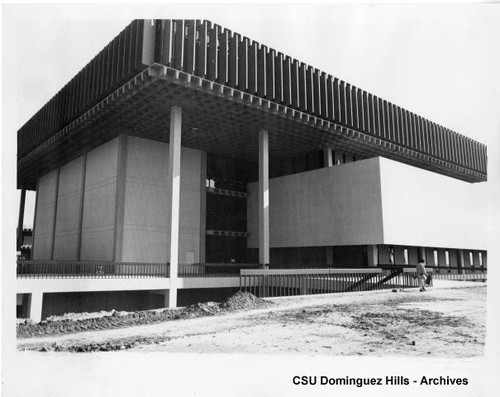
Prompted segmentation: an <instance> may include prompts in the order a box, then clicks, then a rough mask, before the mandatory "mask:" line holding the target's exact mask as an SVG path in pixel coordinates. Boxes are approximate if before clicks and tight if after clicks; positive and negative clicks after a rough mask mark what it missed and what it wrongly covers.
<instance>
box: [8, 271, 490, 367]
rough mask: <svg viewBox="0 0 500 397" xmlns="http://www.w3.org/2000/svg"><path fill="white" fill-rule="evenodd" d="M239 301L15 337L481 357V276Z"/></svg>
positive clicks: (127, 346)
mask: <svg viewBox="0 0 500 397" xmlns="http://www.w3.org/2000/svg"><path fill="white" fill-rule="evenodd" d="M239 298H240V301H233V304H232V305H231V304H229V305H228V304H227V302H226V303H225V306H224V304H222V305H220V304H202V305H197V306H193V307H191V309H189V310H186V313H188V314H186V315H180V314H179V315H171V314H168V316H166V317H168V318H166V319H161V320H158V318H156V319H155V320H154V321H152V322H151V323H148V321H146V320H144V321H145V323H142V324H141V325H133V326H130V325H129V326H119V325H116V326H113V327H111V328H106V327H104V329H100V330H90V331H85V332H74V331H71V332H69V333H65V332H62V333H59V332H55V333H54V334H53V335H44V336H36V337H19V336H18V339H17V349H18V351H26V350H28V351H31V352H33V351H34V352H37V353H26V354H44V355H54V354H55V355H57V354H61V353H59V352H76V353H78V352H82V353H83V354H91V353H89V352H103V351H116V352H118V353H119V352H122V351H128V352H134V351H142V352H172V353H243V354H252V353H258V354H307V355H311V354H312V355H330V356H342V355H343V356H414V357H418V356H420V357H422V356H425V357H447V358H450V357H456V358H466V357H477V356H481V355H483V354H484V345H485V336H486V284H485V283H482V282H463V281H440V280H436V281H435V285H434V287H433V288H429V289H428V291H427V292H419V291H418V289H404V290H400V289H398V290H384V291H372V292H360V293H343V294H327V295H309V296H295V297H282V298H268V299H266V300H268V301H270V302H271V303H267V302H262V301H260V300H256V299H255V298H254V297H252V298H250V297H248V296H240V297H239ZM235 302H236V303H235ZM158 313H160V314H161V312H157V313H156V314H155V315H153V316H150V317H151V318H155V317H157V316H158ZM180 313H182V312H180ZM189 313H195V314H194V315H190V314H189ZM113 315H114V317H120V316H129V317H130V318H136V319H137V318H140V316H139V315H135V316H134V315H131V314H130V313H113V314H110V315H109V316H113ZM164 316H165V315H164ZM70 317H71V316H70ZM143 317H144V316H143ZM146 317H147V316H146ZM127 318H128V317H127ZM71 321H77V319H74V320H71V319H70V320H69V322H71ZM141 321H142V320H141ZM66 323H68V321H67V322H66ZM139 323H140V322H139ZM125 325H126V324H125ZM70 328H71V327H70ZM90 329H92V328H90Z"/></svg>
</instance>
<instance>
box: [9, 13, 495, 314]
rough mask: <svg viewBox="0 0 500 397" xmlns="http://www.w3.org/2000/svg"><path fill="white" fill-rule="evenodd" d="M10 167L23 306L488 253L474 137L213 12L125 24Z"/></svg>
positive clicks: (214, 291)
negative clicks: (24, 239)
mask: <svg viewBox="0 0 500 397" xmlns="http://www.w3.org/2000/svg"><path fill="white" fill-rule="evenodd" d="M17 171H18V172H17V185H18V189H20V190H21V192H22V194H21V197H23V196H24V194H25V192H26V191H27V190H32V191H36V209H35V220H34V228H33V246H32V252H31V257H30V259H29V260H28V261H22V262H18V265H17V266H18V271H17V298H18V299H17V303H18V315H19V316H21V317H30V318H33V319H38V320H39V319H42V318H45V317H47V316H49V315H52V314H62V313H65V312H78V311H95V310H109V309H111V308H115V309H118V310H142V309H148V308H158V307H166V306H170V307H176V306H181V305H186V304H190V303H193V302H197V301H200V300H214V299H217V298H220V297H222V296H224V295H227V294H230V293H232V292H234V291H236V290H237V289H238V287H239V284H238V283H239V280H238V275H239V272H240V271H241V269H244V268H252V267H253V268H257V269H273V268H282V269H286V268H290V269H293V268H302V269H307V268H309V267H310V268H317V267H330V268H349V269H357V268H359V269H361V268H377V267H380V266H385V265H392V266H402V267H404V266H412V265H415V264H416V263H417V261H418V260H419V259H420V258H423V259H425V260H426V263H427V266H429V267H439V268H443V267H449V268H456V269H458V270H459V271H460V270H462V269H467V268H483V269H485V268H486V266H487V253H486V238H485V234H484V233H485V231H484V228H485V225H484V223H482V221H481V219H480V217H478V216H477V211H478V210H477V209H475V208H474V206H473V205H471V199H470V197H473V196H474V194H475V191H476V190H475V189H476V188H477V186H478V184H479V183H481V182H484V181H486V178H487V154H486V146H485V145H484V144H482V143H480V142H477V141H474V140H472V139H470V138H468V137H466V136H464V135H461V134H459V133H457V132H454V131H451V130H450V129H448V128H446V127H444V126H442V125H439V124H436V123H434V122H432V121H430V120H428V119H426V118H424V117H421V116H419V115H418V114H415V113H412V112H410V111H408V110H406V109H404V108H402V107H399V106H397V105H396V104H393V103H390V102H388V101H386V100H384V99H382V98H380V97H377V96H376V95H373V94H371V93H369V92H366V91H364V90H363V89H361V88H358V87H355V86H353V85H352V84H349V83H347V82H345V81H342V80H340V79H338V78H336V77H333V76H331V75H329V74H328V73H326V72H323V71H320V70H318V69H316V68H314V67H312V66H309V65H307V64H304V63H303V62H301V61H299V60H297V59H293V58H291V57H289V56H287V55H286V54H283V53H281V52H279V51H278V50H275V49H272V48H269V47H267V46H265V45H263V44H261V43H257V42H255V41H253V40H251V39H249V38H247V37H244V36H242V35H240V34H238V33H236V32H233V31H230V30H228V29H226V28H224V27H221V26H219V25H217V24H214V23H212V22H209V21H204V20H135V21H133V22H132V23H130V24H129V25H128V26H127V27H126V28H125V29H124V30H123V31H122V32H121V33H119V34H118V35H117V36H116V37H115V38H114V39H113V40H112V41H111V42H110V43H109V44H108V45H107V46H106V47H105V48H104V49H103V50H102V51H101V52H99V54H97V55H96V56H95V57H94V58H93V59H92V60H90V62H89V63H88V64H87V65H86V66H85V67H84V68H83V69H82V70H81V71H80V72H79V73H78V74H77V75H76V76H75V77H74V78H73V79H71V80H70V81H69V82H68V83H67V84H66V85H65V86H64V87H63V88H62V89H61V90H60V91H59V92H58V93H56V94H55V96H54V97H53V98H52V99H51V100H50V101H49V102H48V103H46V104H45V105H44V106H43V107H42V108H41V109H40V110H39V111H38V112H37V113H36V114H35V115H34V116H33V117H32V118H31V119H30V120H29V121H28V122H27V123H26V124H25V125H24V126H22V127H21V129H20V130H19V131H18V160H17ZM21 202H22V203H23V200H21ZM21 209H22V208H21ZM20 218H22V216H21V217H20ZM20 224H21V227H22V220H21V219H20ZM216 276H219V277H216Z"/></svg>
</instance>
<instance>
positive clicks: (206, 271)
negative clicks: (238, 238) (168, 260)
mask: <svg viewBox="0 0 500 397" xmlns="http://www.w3.org/2000/svg"><path fill="white" fill-rule="evenodd" d="M252 268H253V269H257V268H259V265H258V264H256V263H193V264H184V263H183V264H179V272H178V275H179V277H184V278H191V277H239V276H240V270H241V269H252Z"/></svg>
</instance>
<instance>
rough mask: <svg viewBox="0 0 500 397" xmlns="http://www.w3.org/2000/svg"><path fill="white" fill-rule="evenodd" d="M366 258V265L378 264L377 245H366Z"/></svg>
mask: <svg viewBox="0 0 500 397" xmlns="http://www.w3.org/2000/svg"><path fill="white" fill-rule="evenodd" d="M366 251H367V258H368V266H369V267H373V266H377V265H378V247H377V245H375V244H373V245H367V246H366Z"/></svg>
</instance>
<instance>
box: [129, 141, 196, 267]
mask: <svg viewBox="0 0 500 397" xmlns="http://www.w3.org/2000/svg"><path fill="white" fill-rule="evenodd" d="M168 148H169V146H168V144H165V143H162V142H156V141H151V140H145V139H142V138H136V137H128V148H127V165H126V187H125V212H124V243H123V251H122V260H123V261H124V262H136V261H137V262H146V263H155V262H168V260H169V259H168V258H169V255H170V254H169V251H170V248H169V247H168V246H167V245H168V241H169V231H168V230H167V224H168V222H167V221H168V216H169V212H168V210H169V197H168V191H167V165H168V161H167V160H168ZM201 157H202V156H201V152H200V151H198V150H193V149H188V148H182V150H181V192H180V194H181V199H180V201H181V206H180V224H179V229H180V232H179V233H180V234H179V262H180V263H184V262H185V261H186V258H187V257H188V256H191V257H192V255H193V253H194V261H195V262H198V261H199V247H200V225H201V222H200V216H201V215H200V213H201V209H200V208H201V205H200V200H201V186H202V184H201V182H200V178H201ZM188 252H190V254H188Z"/></svg>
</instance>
